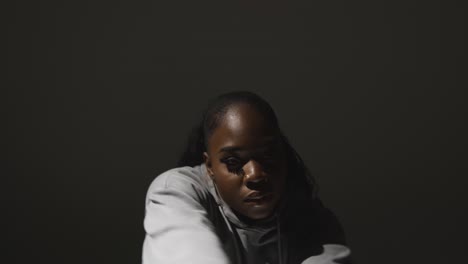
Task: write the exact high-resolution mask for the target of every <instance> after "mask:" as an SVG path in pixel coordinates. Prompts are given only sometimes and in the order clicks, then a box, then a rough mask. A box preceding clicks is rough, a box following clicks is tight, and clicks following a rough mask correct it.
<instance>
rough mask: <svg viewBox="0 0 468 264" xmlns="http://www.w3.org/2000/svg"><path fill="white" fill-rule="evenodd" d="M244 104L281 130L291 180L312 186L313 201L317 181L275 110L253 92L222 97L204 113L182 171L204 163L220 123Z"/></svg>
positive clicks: (181, 161)
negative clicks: (228, 112)
mask: <svg viewBox="0 0 468 264" xmlns="http://www.w3.org/2000/svg"><path fill="white" fill-rule="evenodd" d="M241 103H245V104H248V105H249V106H252V107H254V108H255V109H256V110H257V111H258V112H259V113H261V114H262V115H263V116H264V117H265V118H266V121H267V122H268V123H269V124H271V125H272V126H273V127H276V128H278V130H279V131H280V136H281V140H282V142H283V144H284V146H285V150H286V157H287V158H286V159H287V166H288V172H289V174H291V177H290V178H291V179H292V180H293V181H296V183H297V185H296V184H294V185H295V186H302V187H304V186H309V187H310V188H306V192H307V193H308V194H310V196H311V197H315V195H316V192H317V190H316V189H317V186H316V182H315V179H314V178H313V177H312V175H311V174H310V172H309V170H308V169H307V167H306V166H305V164H304V161H303V160H302V158H301V157H300V156H299V154H298V153H297V152H296V150H295V149H294V148H293V147H292V146H291V144H290V143H289V141H288V140H287V138H286V136H284V134H283V133H282V132H281V130H280V128H279V124H278V119H277V118H276V114H275V112H274V111H273V108H271V106H270V104H268V102H267V101H265V100H264V99H263V98H261V97H260V96H258V95H257V94H254V93H252V92H247V91H238V92H230V93H226V94H222V95H220V96H218V97H216V98H215V99H214V100H212V101H211V102H210V103H209V104H208V107H207V108H206V109H205V111H204V114H203V117H202V120H201V122H200V123H199V124H198V125H197V126H196V127H195V128H194V129H193V130H192V132H191V133H190V135H189V138H188V143H187V145H186V147H185V150H184V152H183V154H182V155H181V157H180V159H179V161H178V163H177V165H178V167H183V166H191V167H193V166H196V165H200V164H201V163H203V162H204V160H203V152H205V151H206V149H207V143H208V139H209V137H210V136H211V135H212V133H213V131H214V130H215V129H216V128H217V127H218V125H219V123H220V121H221V120H222V119H223V118H224V115H225V114H226V112H227V111H228V110H229V108H230V107H231V106H233V105H237V104H241Z"/></svg>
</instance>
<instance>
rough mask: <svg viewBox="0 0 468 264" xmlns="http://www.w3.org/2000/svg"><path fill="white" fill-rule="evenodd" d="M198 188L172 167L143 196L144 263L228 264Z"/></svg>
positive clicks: (194, 181)
mask: <svg viewBox="0 0 468 264" xmlns="http://www.w3.org/2000/svg"><path fill="white" fill-rule="evenodd" d="M199 187H200V185H199V184H198V183H197V181H196V180H194V179H193V178H191V177H189V175H183V174H181V173H179V172H177V171H175V170H172V171H169V172H166V173H164V174H162V175H160V176H158V177H157V178H156V179H155V180H154V181H153V183H152V184H151V186H150V188H149V190H148V194H147V197H146V210H145V212H146V213H145V219H144V228H145V231H146V236H145V240H144V243H143V256H142V262H143V264H172V263H174V264H180V263H193V264H198V263H200V264H201V263H203V264H211V263H213V264H225V263H226V264H227V263H229V262H228V259H227V257H226V255H225V253H224V251H223V249H222V246H221V243H220V241H219V238H218V237H217V235H216V233H215V232H214V228H213V225H212V223H211V221H210V220H209V218H208V214H207V210H206V207H205V206H203V203H204V202H206V199H205V198H206V195H207V194H206V193H205V192H203V191H202V189H201V188H199Z"/></svg>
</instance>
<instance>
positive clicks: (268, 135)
mask: <svg viewBox="0 0 468 264" xmlns="http://www.w3.org/2000/svg"><path fill="white" fill-rule="evenodd" d="M204 155H205V164H206V166H207V169H208V173H209V174H210V176H211V177H212V179H213V181H214V182H215V184H216V186H217V188H218V191H219V193H220V195H221V197H222V198H223V200H224V201H225V202H226V203H227V204H228V205H229V206H230V207H231V208H232V209H233V210H234V211H235V212H237V213H240V214H241V215H243V216H246V217H248V218H250V219H262V218H266V217H268V216H270V215H271V214H272V213H273V212H274V210H275V208H276V206H277V204H278V202H279V201H280V198H281V197H282V195H283V191H284V186H285V180H286V167H287V166H286V158H285V155H284V151H283V145H282V142H281V138H280V134H279V131H278V129H277V128H276V127H273V126H272V125H270V124H269V123H268V121H267V120H266V119H265V118H264V117H263V116H262V115H261V114H260V113H258V112H257V111H256V110H255V109H254V108H252V107H251V106H249V105H247V104H238V105H234V106H231V107H230V108H229V110H228V111H227V112H226V114H225V115H224V117H223V119H222V120H221V121H220V124H219V125H218V127H217V128H216V129H215V130H214V131H213V133H212V135H211V136H210V138H209V139H208V149H207V152H205V153H204Z"/></svg>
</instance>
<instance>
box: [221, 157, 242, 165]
mask: <svg viewBox="0 0 468 264" xmlns="http://www.w3.org/2000/svg"><path fill="white" fill-rule="evenodd" d="M224 163H226V165H228V166H235V165H239V164H240V161H239V159H236V158H227V159H225V160H224Z"/></svg>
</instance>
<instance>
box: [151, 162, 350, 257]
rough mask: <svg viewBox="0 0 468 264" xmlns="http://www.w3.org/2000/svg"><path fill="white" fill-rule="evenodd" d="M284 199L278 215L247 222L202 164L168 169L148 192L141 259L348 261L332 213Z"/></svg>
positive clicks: (318, 204)
mask: <svg viewBox="0 0 468 264" xmlns="http://www.w3.org/2000/svg"><path fill="white" fill-rule="evenodd" d="M291 190H293V189H291ZM286 197H287V200H288V201H287V202H285V201H286V199H283V202H282V204H281V205H280V207H279V208H278V210H277V213H276V214H274V215H272V216H271V217H269V218H267V219H263V220H262V221H255V223H250V222H249V221H245V220H243V219H240V218H239V217H238V216H237V215H236V214H235V213H234V212H233V211H232V210H231V209H230V207H229V206H228V205H227V204H226V203H225V202H224V201H223V200H222V198H221V197H220V195H219V194H218V191H217V188H216V186H215V184H214V183H213V181H212V180H211V178H210V177H209V176H208V173H207V171H206V167H205V165H204V164H201V165H199V166H195V167H181V168H175V169H171V170H169V171H166V172H164V173H162V174H161V175H159V176H158V177H156V178H155V179H154V181H153V182H152V183H151V185H150V187H149V189H148V192H147V195H146V201H145V202H146V207H145V219H144V229H145V231H146V236H145V240H144V243H143V255H142V263H143V264H172V263H174V264H181V263H193V264H198V263H200V264H202V263H203V264H211V263H213V264H228V263H230V264H260V263H265V264H267V263H268V264H296V263H298V264H299V263H302V264H332V263H348V262H346V261H348V260H349V255H350V251H349V249H348V248H347V247H346V246H344V234H343V231H342V229H341V227H340V225H339V223H338V221H337V219H336V217H335V216H334V215H333V214H332V213H331V212H330V211H329V210H328V209H326V208H325V207H323V205H322V204H321V202H320V201H319V200H316V201H314V202H310V203H307V202H304V201H303V200H299V198H297V199H296V200H295V197H298V196H297V195H295V194H294V192H293V191H290V193H287V194H286Z"/></svg>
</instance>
